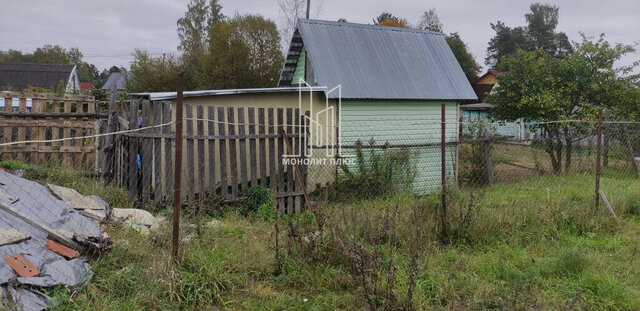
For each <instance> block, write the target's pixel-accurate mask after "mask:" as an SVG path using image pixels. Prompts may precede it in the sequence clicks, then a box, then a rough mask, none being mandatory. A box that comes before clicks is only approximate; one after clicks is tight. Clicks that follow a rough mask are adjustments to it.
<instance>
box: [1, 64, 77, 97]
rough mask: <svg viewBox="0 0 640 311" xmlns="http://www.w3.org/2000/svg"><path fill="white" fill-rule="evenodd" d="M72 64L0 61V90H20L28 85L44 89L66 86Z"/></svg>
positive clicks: (71, 70)
mask: <svg viewBox="0 0 640 311" xmlns="http://www.w3.org/2000/svg"><path fill="white" fill-rule="evenodd" d="M74 67H75V66H74V65H62V64H6V63H0V90H2V91H6V90H10V89H11V90H15V91H22V90H24V89H25V88H27V87H28V86H35V87H40V88H44V89H49V88H56V87H58V86H59V85H60V84H62V85H63V86H64V87H66V86H67V83H68V82H69V78H70V77H71V73H72V72H73V68H74Z"/></svg>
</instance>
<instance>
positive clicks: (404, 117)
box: [279, 20, 477, 193]
mask: <svg viewBox="0 0 640 311" xmlns="http://www.w3.org/2000/svg"><path fill="white" fill-rule="evenodd" d="M301 79H304V80H305V81H307V82H308V83H309V84H311V85H322V86H326V87H327V88H328V89H332V88H333V87H335V86H337V85H341V98H342V100H341V111H340V112H339V116H338V118H339V120H340V121H341V127H340V129H339V132H338V137H339V138H340V143H341V144H342V145H343V146H353V145H355V144H356V142H357V141H358V140H359V141H361V142H362V143H363V144H367V143H368V142H369V141H370V140H371V139H373V140H374V141H375V142H376V145H383V144H385V143H386V142H388V143H389V144H391V145H392V146H399V148H400V146H417V147H415V148H411V150H412V151H416V154H417V156H416V158H417V161H416V163H415V164H416V167H417V176H416V179H415V182H414V191H415V192H419V193H420V192H427V191H430V190H433V189H437V188H438V187H439V185H440V165H439V164H436V163H435V162H437V161H438V160H439V159H440V149H439V148H440V147H439V146H438V147H434V146H433V145H434V144H437V143H438V142H439V141H440V135H441V130H440V114H441V105H442V104H444V105H445V107H446V109H445V111H446V112H445V113H446V121H447V140H450V141H455V140H457V139H458V130H457V128H458V127H457V120H458V118H459V117H458V105H459V103H460V102H461V101H464V100H476V99H477V97H476V95H475V93H474V92H473V89H472V88H471V85H470V84H469V82H468V81H467V79H466V77H465V75H464V72H463V71H462V69H461V67H460V65H459V64H458V62H457V61H456V58H455V56H454V54H453V52H452V51H451V49H450V48H449V45H448V44H447V42H446V41H445V37H444V35H443V34H441V33H437V32H430V31H423V30H416V29H409V28H397V27H385V26H376V25H362V24H352V23H342V22H329V21H320V20H300V21H299V23H298V27H297V29H296V31H295V33H294V36H293V39H292V41H291V45H290V47H289V50H288V53H287V58H286V61H285V65H284V68H283V70H282V73H281V76H280V82H279V86H294V85H298V84H300V83H301ZM327 97H328V98H329V100H332V101H333V102H334V104H336V101H337V99H338V97H339V94H338V92H332V93H327ZM448 148H449V149H448V151H447V153H448V154H447V156H446V158H447V162H448V163H447V166H448V167H449V169H448V170H447V171H448V172H450V174H451V177H454V176H453V174H454V172H455V161H456V158H457V155H456V148H455V147H448ZM354 152H355V150H354V149H353V148H343V150H342V153H343V155H353V154H354ZM450 179H451V180H452V179H453V178H450Z"/></svg>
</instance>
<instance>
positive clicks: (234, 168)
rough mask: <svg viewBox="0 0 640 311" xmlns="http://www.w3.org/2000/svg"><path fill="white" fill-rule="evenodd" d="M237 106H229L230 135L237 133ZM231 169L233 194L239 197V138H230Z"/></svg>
mask: <svg viewBox="0 0 640 311" xmlns="http://www.w3.org/2000/svg"><path fill="white" fill-rule="evenodd" d="M234 110H235V108H233V107H228V108H227V123H228V124H227V125H228V129H229V135H235V134H236V129H235V128H236V121H235V113H234ZM229 170H230V176H229V177H231V195H232V196H233V197H234V198H237V197H238V154H237V139H229Z"/></svg>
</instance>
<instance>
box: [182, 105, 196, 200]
mask: <svg viewBox="0 0 640 311" xmlns="http://www.w3.org/2000/svg"><path fill="white" fill-rule="evenodd" d="M185 108H186V118H187V119H193V105H185ZM185 123H186V125H187V136H189V135H193V120H185ZM184 140H185V141H186V142H187V157H186V158H185V160H186V162H187V171H186V172H183V175H184V176H185V177H186V178H187V184H186V186H187V187H188V189H187V190H188V191H186V193H188V194H189V200H193V196H194V194H195V191H196V180H195V163H194V161H196V160H195V159H194V141H193V139H184Z"/></svg>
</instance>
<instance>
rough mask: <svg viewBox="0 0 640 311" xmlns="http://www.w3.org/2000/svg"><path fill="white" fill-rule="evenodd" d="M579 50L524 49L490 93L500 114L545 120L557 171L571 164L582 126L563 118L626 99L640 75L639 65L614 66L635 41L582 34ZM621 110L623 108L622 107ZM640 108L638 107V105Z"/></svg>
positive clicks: (587, 116)
mask: <svg viewBox="0 0 640 311" xmlns="http://www.w3.org/2000/svg"><path fill="white" fill-rule="evenodd" d="M573 50H574V52H573V53H572V54H571V55H569V56H567V57H564V58H559V57H557V56H556V55H550V54H549V53H547V52H545V51H544V50H543V49H540V50H537V51H523V50H520V51H518V52H516V53H515V55H509V56H505V57H504V58H503V59H502V62H503V66H504V68H505V69H506V70H507V71H508V74H505V75H501V76H500V77H499V81H500V82H499V84H498V85H497V87H496V88H495V89H494V91H493V92H492V93H491V94H490V95H489V96H488V97H487V101H488V102H490V103H492V104H494V109H493V111H492V112H493V114H494V116H495V117H496V119H499V120H506V121H514V120H516V119H518V118H524V119H528V120H535V121H537V122H540V125H539V126H540V128H542V130H543V135H544V138H545V144H544V145H545V150H546V152H547V153H548V154H549V156H550V159H551V164H552V167H553V170H554V172H556V173H560V172H561V171H562V162H563V153H564V171H565V172H568V170H569V168H570V166H571V150H572V147H573V143H574V142H575V141H576V140H577V139H579V138H581V137H580V135H581V129H580V128H579V127H576V126H571V124H569V123H566V122H556V121H563V120H575V119H577V120H594V119H595V116H596V112H597V110H598V109H600V108H605V107H614V108H615V106H614V105H612V103H620V102H625V100H627V99H629V98H630V96H629V94H630V93H631V92H633V91H632V90H633V88H632V87H633V85H634V83H637V80H638V78H637V76H634V75H628V74H629V73H630V72H631V71H632V70H633V69H634V68H636V66H637V64H633V65H631V66H627V67H621V68H615V67H614V63H615V61H617V60H619V59H620V58H621V57H622V56H624V55H626V54H628V53H631V52H632V51H634V49H633V47H632V46H628V45H622V44H616V45H611V44H609V42H607V41H606V40H605V39H604V36H603V35H601V36H600V38H599V39H598V40H596V41H593V40H592V39H591V38H588V37H586V36H584V35H583V37H582V42H580V43H577V44H575V46H574V47H573ZM618 109H621V108H618ZM636 109H637V108H636Z"/></svg>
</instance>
